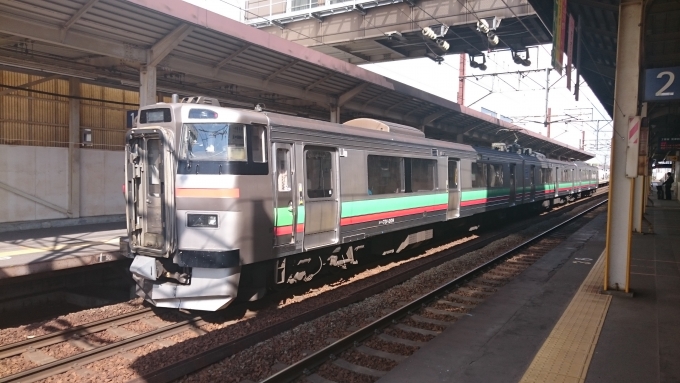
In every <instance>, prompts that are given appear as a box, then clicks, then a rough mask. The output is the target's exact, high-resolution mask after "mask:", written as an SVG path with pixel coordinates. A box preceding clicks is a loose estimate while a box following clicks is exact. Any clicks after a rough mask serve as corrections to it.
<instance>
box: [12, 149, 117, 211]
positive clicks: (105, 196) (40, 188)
mask: <svg viewBox="0 0 680 383" xmlns="http://www.w3.org/2000/svg"><path fill="white" fill-rule="evenodd" d="M123 161H124V152H122V151H110V150H96V149H82V150H81V170H80V171H81V173H80V212H79V215H80V216H81V217H91V216H102V215H116V214H125V203H124V201H123V197H122V192H121V186H122V184H123V182H124V163H123ZM68 170H69V169H68V149H67V148H51V147H39V146H18V145H16V146H15V145H0V183H2V184H5V185H8V186H10V187H13V188H15V189H18V190H20V191H21V192H23V193H26V194H29V195H32V196H34V197H37V198H38V199H40V200H43V201H46V202H48V203H51V204H53V205H56V206H58V207H61V208H63V209H67V208H68V201H69V190H68ZM1 186H2V185H0V222H18V221H34V220H44V219H59V218H68V217H67V215H66V214H64V213H61V212H58V211H56V210H54V209H51V208H49V207H47V206H44V205H43V204H40V203H38V202H34V201H31V200H30V199H27V198H25V197H22V196H20V195H17V194H15V193H13V192H10V191H7V190H5V189H3V188H2V187H1Z"/></svg>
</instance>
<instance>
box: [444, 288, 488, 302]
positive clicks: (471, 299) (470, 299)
mask: <svg viewBox="0 0 680 383" xmlns="http://www.w3.org/2000/svg"><path fill="white" fill-rule="evenodd" d="M467 291H472V290H467ZM467 291H466V290H464V289H463V288H461V289H460V292H463V293H464V292H467ZM486 295H489V294H486ZM448 297H450V298H453V299H457V300H461V301H466V302H467V303H481V302H484V298H477V297H470V296H467V295H458V294H456V293H455V292H454V293H453V294H450V295H449V296H448Z"/></svg>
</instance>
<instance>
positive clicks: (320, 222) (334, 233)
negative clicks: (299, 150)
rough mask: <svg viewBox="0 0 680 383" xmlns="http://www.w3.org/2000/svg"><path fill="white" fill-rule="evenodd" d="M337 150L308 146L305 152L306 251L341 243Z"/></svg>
mask: <svg viewBox="0 0 680 383" xmlns="http://www.w3.org/2000/svg"><path fill="white" fill-rule="evenodd" d="M337 154H338V153H337V150H336V149H334V148H326V147H316V146H305V149H304V156H303V157H304V158H303V161H304V171H305V173H304V178H305V182H304V190H303V193H302V194H303V196H302V198H303V199H304V236H305V237H304V248H305V249H312V248H316V247H320V246H326V245H331V244H334V243H337V242H338V237H339V233H340V187H339V186H340V185H339V177H338V158H337Z"/></svg>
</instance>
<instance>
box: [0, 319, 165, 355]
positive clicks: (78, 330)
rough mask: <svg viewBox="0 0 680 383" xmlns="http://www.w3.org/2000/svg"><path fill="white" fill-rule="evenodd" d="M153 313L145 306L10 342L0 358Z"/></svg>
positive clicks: (94, 331)
mask: <svg viewBox="0 0 680 383" xmlns="http://www.w3.org/2000/svg"><path fill="white" fill-rule="evenodd" d="M152 314H153V310H152V309H150V308H144V309H141V310H136V311H132V312H129V313H125V314H121V315H116V316H114V317H111V318H104V319H101V320H98V321H96V322H91V323H86V324H82V325H79V326H75V327H72V328H69V329H66V330H61V331H57V332H54V333H51V334H45V335H41V336H38V337H35V338H32V339H27V340H23V341H20V342H14V343H8V344H5V345H2V346H0V359H5V358H9V357H11V356H15V355H19V354H22V353H24V352H27V351H31V350H36V349H39V348H42V347H46V346H50V345H53V344H56V343H61V342H65V341H67V340H69V338H71V337H72V336H74V335H77V336H84V335H89V334H94V333H96V332H100V331H103V330H106V329H107V328H110V327H112V326H120V325H123V324H127V323H131V322H134V321H136V320H140V319H144V318H147V317H149V316H151V315H152Z"/></svg>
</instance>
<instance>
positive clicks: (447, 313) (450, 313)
mask: <svg viewBox="0 0 680 383" xmlns="http://www.w3.org/2000/svg"><path fill="white" fill-rule="evenodd" d="M425 311H427V312H429V313H430V314H435V315H444V316H448V317H452V318H460V317H462V316H464V315H466V314H465V313H459V312H454V311H446V310H439V309H433V308H432V307H426V308H425Z"/></svg>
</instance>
